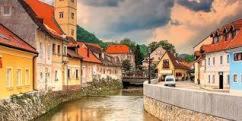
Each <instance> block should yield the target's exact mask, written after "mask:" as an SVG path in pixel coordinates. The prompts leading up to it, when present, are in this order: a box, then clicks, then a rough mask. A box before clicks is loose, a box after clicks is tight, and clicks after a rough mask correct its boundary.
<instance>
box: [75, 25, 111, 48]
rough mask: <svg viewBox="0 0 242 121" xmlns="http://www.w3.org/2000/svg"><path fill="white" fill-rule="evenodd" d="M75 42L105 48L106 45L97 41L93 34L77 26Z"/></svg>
mask: <svg viewBox="0 0 242 121" xmlns="http://www.w3.org/2000/svg"><path fill="white" fill-rule="evenodd" d="M77 41H82V42H87V43H95V44H98V45H100V46H101V47H103V48H105V47H106V46H107V43H105V42H103V41H101V40H99V39H98V38H97V37H96V36H95V35H94V34H92V33H90V32H88V31H87V30H85V29H84V28H82V27H80V26H79V25H77Z"/></svg>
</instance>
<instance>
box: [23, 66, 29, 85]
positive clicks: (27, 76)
mask: <svg viewBox="0 0 242 121" xmlns="http://www.w3.org/2000/svg"><path fill="white" fill-rule="evenodd" d="M23 84H24V85H29V84H30V73H29V69H26V70H25V83H24V82H23Z"/></svg>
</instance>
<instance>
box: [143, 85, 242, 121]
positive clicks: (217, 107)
mask: <svg viewBox="0 0 242 121" xmlns="http://www.w3.org/2000/svg"><path fill="white" fill-rule="evenodd" d="M144 108H145V110H146V111H147V112H148V113H150V114H152V115H154V116H155V117H157V118H159V119H161V120H165V121H166V120H171V121H173V120H174V121H182V120H184V121H187V120H189V121H207V120H208V121H221V120H222V121H226V120H237V121H241V120H242V115H241V114H242V97H239V96H232V95H229V94H225V93H215V92H205V91H198V90H191V89H179V88H169V87H164V86H161V85H154V84H147V83H145V84H144Z"/></svg>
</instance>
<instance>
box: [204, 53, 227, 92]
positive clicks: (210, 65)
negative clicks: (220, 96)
mask: <svg viewBox="0 0 242 121" xmlns="http://www.w3.org/2000/svg"><path fill="white" fill-rule="evenodd" d="M221 57H222V62H221V59H220V58H221ZM229 58H230V57H229V54H228V53H225V52H223V51H222V52H216V53H209V54H206V59H205V60H206V67H205V68H206V69H205V74H204V76H205V80H201V81H205V82H204V85H205V86H208V87H211V88H215V89H219V84H220V81H219V80H220V79H219V78H220V74H221V73H222V75H223V88H224V89H228V88H229V80H230V74H229V71H230V67H229ZM219 73H220V74H219ZM209 78H210V79H209Z"/></svg>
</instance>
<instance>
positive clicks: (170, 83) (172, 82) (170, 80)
mask: <svg viewBox="0 0 242 121" xmlns="http://www.w3.org/2000/svg"><path fill="white" fill-rule="evenodd" d="M164 85H165V86H173V87H175V86H176V79H175V77H174V76H173V75H168V76H166V78H165V84H164Z"/></svg>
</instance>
